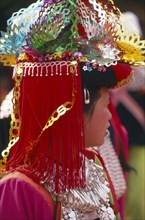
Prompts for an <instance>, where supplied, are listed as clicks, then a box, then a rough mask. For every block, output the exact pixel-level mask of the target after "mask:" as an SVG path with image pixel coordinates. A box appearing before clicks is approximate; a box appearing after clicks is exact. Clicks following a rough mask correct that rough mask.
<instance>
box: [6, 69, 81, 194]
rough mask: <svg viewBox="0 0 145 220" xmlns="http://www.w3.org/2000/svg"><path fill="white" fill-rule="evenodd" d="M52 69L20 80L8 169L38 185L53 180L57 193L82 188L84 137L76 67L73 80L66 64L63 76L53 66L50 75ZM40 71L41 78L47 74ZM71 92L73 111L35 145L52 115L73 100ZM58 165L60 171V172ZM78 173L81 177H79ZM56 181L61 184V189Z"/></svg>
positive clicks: (55, 123) (78, 77)
mask: <svg viewBox="0 0 145 220" xmlns="http://www.w3.org/2000/svg"><path fill="white" fill-rule="evenodd" d="M51 68H52V67H50V68H49V70H48V76H47V77H46V76H37V77H36V76H34V77H32V76H29V75H28V72H29V73H30V74H32V72H34V74H36V73H35V71H36V67H31V68H30V67H29V69H28V68H26V69H25V72H26V76H25V77H23V79H22V82H21V86H20V88H21V95H20V116H21V127H20V135H19V141H18V142H17V143H16V144H15V145H14V146H13V148H12V152H11V155H10V160H9V161H8V163H7V169H8V170H9V169H10V170H15V169H17V170H19V171H21V172H23V173H25V174H27V175H28V176H30V177H31V178H32V179H34V180H35V181H37V182H40V181H43V182H48V183H49V185H51V184H52V187H54V181H55V189H53V190H55V191H56V192H60V191H65V189H66V187H67V188H68V189H69V188H78V187H84V182H85V166H84V164H85V161H84V156H83V155H82V154H80V152H81V151H82V149H83V148H84V147H85V146H84V137H83V136H82V135H81V134H82V133H83V109H82V108H83V105H82V88H81V76H80V69H79V67H78V70H77V72H78V76H74V77H72V75H71V73H70V75H69V76H67V75H66V73H67V67H66V65H65V66H63V67H62V75H59V74H60V69H58V75H56V74H55V73H56V71H55V66H54V69H53V72H54V75H53V76H51V75H50V74H51V73H52V72H51V71H52V69H51ZM39 71H40V72H42V75H45V74H46V69H45V68H41V67H39ZM69 72H70V70H69ZM39 75H40V74H39ZM73 89H75V91H76V95H75V103H74V106H73V108H72V109H71V110H70V111H67V112H66V113H65V114H64V115H62V116H61V117H60V118H59V119H58V120H57V121H55V122H54V124H53V125H52V126H51V127H49V128H48V129H47V130H46V131H45V132H44V133H43V134H42V136H41V138H40V140H39V141H38V143H36V144H34V143H35V142H34V141H35V140H36V139H37V137H38V135H39V134H40V133H41V131H42V129H43V127H44V125H45V124H46V122H47V120H48V118H49V117H50V116H51V114H52V113H53V112H54V111H55V110H56V109H57V108H58V107H59V106H60V105H62V104H64V103H65V102H67V101H69V102H71V101H72V91H73ZM60 165H61V169H62V170H60V169H59V166H60ZM55 166H56V172H55V173H56V176H55V177H54V175H53V173H54V169H55ZM80 167H81V169H80ZM68 170H69V172H68ZM79 172H81V173H82V174H81V175H80V173H79ZM35 173H37V174H36V175H35ZM44 173H45V175H44ZM52 176H53V178H54V179H53V181H52ZM59 180H60V181H61V182H62V185H61V186H60V184H59ZM50 181H51V184H50Z"/></svg>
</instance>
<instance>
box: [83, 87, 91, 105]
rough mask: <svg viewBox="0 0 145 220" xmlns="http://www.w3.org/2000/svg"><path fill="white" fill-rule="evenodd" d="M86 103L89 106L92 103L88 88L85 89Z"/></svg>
mask: <svg viewBox="0 0 145 220" xmlns="http://www.w3.org/2000/svg"><path fill="white" fill-rule="evenodd" d="M84 103H85V104H89V103H90V93H89V90H88V89H87V88H84Z"/></svg>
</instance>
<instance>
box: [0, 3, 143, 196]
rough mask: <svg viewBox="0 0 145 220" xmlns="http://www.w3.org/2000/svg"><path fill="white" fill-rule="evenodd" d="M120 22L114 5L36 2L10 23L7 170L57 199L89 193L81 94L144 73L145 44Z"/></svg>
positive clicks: (0, 54) (5, 44) (6, 40)
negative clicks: (72, 192) (76, 191)
mask: <svg viewBox="0 0 145 220" xmlns="http://www.w3.org/2000/svg"><path fill="white" fill-rule="evenodd" d="M120 15H121V13H120V11H119V9H118V8H117V7H116V6H115V5H114V3H113V1H111V0H109V1H106V0H100V1H95V0H86V1H80V0H73V1H72V0H67V1H63V0H49V1H42V0H38V1H37V2H36V3H34V4H32V5H31V6H29V7H28V8H26V9H21V10H20V11H19V12H17V13H14V14H13V15H12V17H11V18H10V19H9V20H8V22H7V24H8V27H7V32H6V33H4V32H1V35H2V37H1V39H0V42H1V45H0V61H1V62H3V63H4V65H14V66H15V67H14V75H13V78H14V80H15V88H14V92H13V114H12V121H11V129H10V143H9V145H8V147H7V148H6V150H4V151H3V152H2V156H3V160H1V166H2V167H3V169H6V170H14V169H18V170H20V171H21V172H24V173H26V174H27V175H30V176H31V177H32V178H34V179H36V180H38V181H39V182H42V183H47V182H48V183H49V186H50V190H52V191H55V192H56V193H58V192H63V191H65V190H66V188H68V189H70V188H77V187H84V183H85V175H84V173H85V172H84V162H85V161H84V156H83V154H81V152H82V151H83V149H84V137H83V135H84V133H83V109H82V106H83V105H82V87H83V86H88V85H90V86H91V85H92V86H94V87H97V86H121V85H123V84H126V83H127V82H128V81H129V80H130V79H131V78H132V68H131V65H144V55H145V51H144V49H145V42H144V41H140V38H139V35H138V34H130V33H127V31H126V28H125V22H124V21H123V20H122V18H121V19H120ZM12 146H13V149H12V152H11V156H10V159H9V161H8V162H7V157H8V156H9V151H10V149H11V147H12ZM6 162H7V163H6Z"/></svg>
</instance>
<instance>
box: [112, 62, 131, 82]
mask: <svg viewBox="0 0 145 220" xmlns="http://www.w3.org/2000/svg"><path fill="white" fill-rule="evenodd" d="M111 67H112V69H113V70H114V71H115V75H116V78H117V82H119V83H121V82H122V81H124V80H125V79H126V80H127V78H128V77H129V76H130V74H131V67H130V65H129V64H125V63H118V64H117V65H112V66H111Z"/></svg>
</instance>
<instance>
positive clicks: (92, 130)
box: [84, 88, 111, 147]
mask: <svg viewBox="0 0 145 220" xmlns="http://www.w3.org/2000/svg"><path fill="white" fill-rule="evenodd" d="M109 101H110V96H109V89H108V88H101V89H100V97H99V99H98V100H97V101H96V102H95V104H94V110H93V113H92V115H89V114H85V116H84V135H85V145H86V147H93V146H100V145H102V144H103V143H104V138H105V135H106V133H107V129H108V127H109V126H110V123H109V120H110V119H111V113H110V111H109V109H108V104H109Z"/></svg>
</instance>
